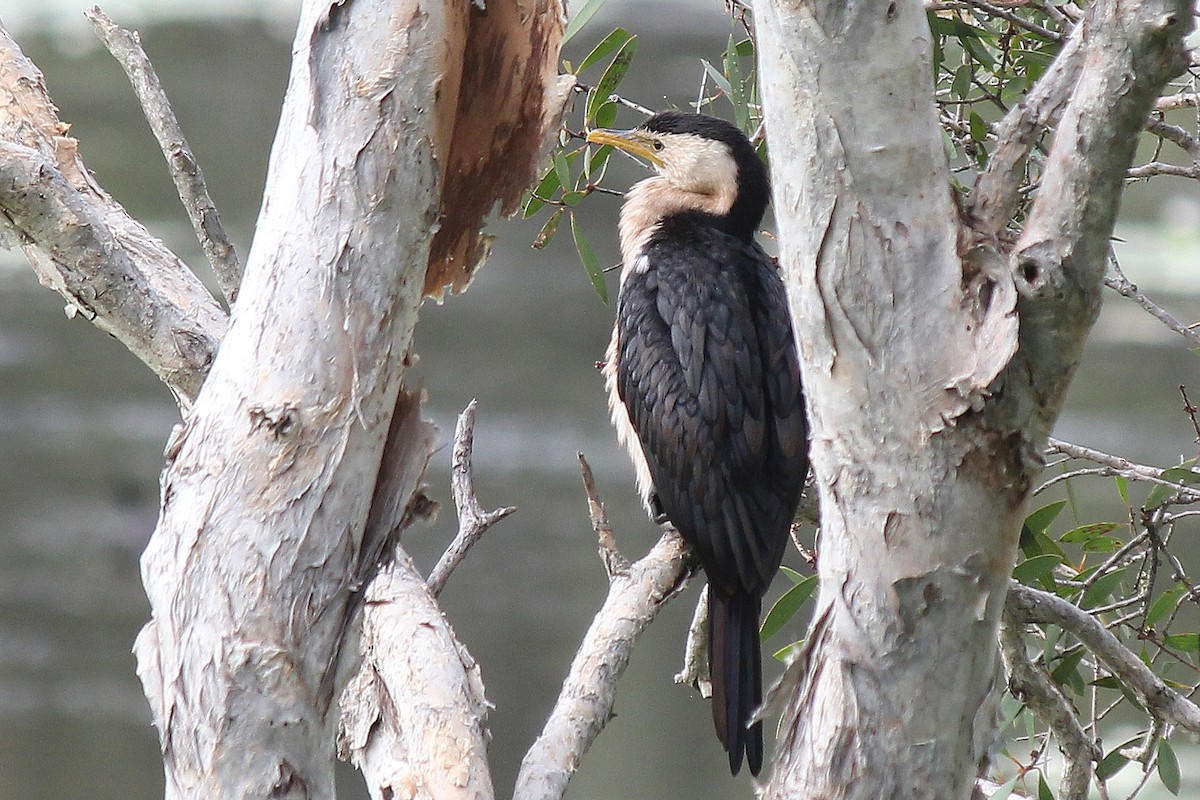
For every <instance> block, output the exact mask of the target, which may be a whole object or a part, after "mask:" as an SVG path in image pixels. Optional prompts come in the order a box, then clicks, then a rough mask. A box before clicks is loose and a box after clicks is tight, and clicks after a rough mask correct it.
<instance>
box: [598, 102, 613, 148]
mask: <svg viewBox="0 0 1200 800" xmlns="http://www.w3.org/2000/svg"><path fill="white" fill-rule="evenodd" d="M616 121H617V104H616V103H614V102H612V101H611V100H609V101H608V102H607V103H603V104H601V106H600V107H599V108H597V109H596V116H595V118H594V119H593V120H592V124H593V125H595V126H596V127H597V128H611V127H612V126H613V125H614V124H616ZM609 146H610V145H605V146H604V147H609ZM601 149H602V150H603V149H604V148H601Z"/></svg>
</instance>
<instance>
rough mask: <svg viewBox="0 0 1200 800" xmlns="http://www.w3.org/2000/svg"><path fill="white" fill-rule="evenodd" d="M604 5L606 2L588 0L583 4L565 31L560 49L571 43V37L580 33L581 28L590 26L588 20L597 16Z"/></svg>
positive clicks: (602, 0)
mask: <svg viewBox="0 0 1200 800" xmlns="http://www.w3.org/2000/svg"><path fill="white" fill-rule="evenodd" d="M603 5H604V0H587V2H586V3H584V4H583V8H581V9H579V11H578V12H576V14H575V16H574V17H572V18H571V21H570V22H568V23H567V29H566V30H565V31H563V36H562V41H561V42H560V43H559V47H563V46H565V45H566V44H567V42H569V41H571V37H573V36H574V35H575V34H577V33H579V30H580V28H582V27H583V26H584V25H587V24H588V20H590V19H591V18H592V17H594V16H596V12H597V11H599V10H600V7H601V6H603Z"/></svg>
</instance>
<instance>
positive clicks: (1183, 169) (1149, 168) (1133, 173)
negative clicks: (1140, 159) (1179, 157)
mask: <svg viewBox="0 0 1200 800" xmlns="http://www.w3.org/2000/svg"><path fill="white" fill-rule="evenodd" d="M1125 175H1126V177H1128V178H1133V179H1135V180H1139V179H1143V178H1154V177H1157V176H1159V175H1169V176H1171V177H1173V178H1193V179H1195V178H1200V166H1197V165H1196V164H1192V165H1190V166H1183V165H1181V164H1171V163H1169V162H1166V161H1150V162H1148V163H1146V164H1141V165H1139V166H1136V167H1130V168H1129V169H1128V170H1126V172H1125Z"/></svg>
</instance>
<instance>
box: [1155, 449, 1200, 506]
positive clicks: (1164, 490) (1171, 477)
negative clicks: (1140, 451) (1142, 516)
mask: <svg viewBox="0 0 1200 800" xmlns="http://www.w3.org/2000/svg"><path fill="white" fill-rule="evenodd" d="M1195 463H1196V460H1195V459H1192V460H1191V461H1185V462H1183V463H1182V464H1180V465H1179V466H1178V467H1171V468H1170V469H1164V470H1163V471H1162V474H1161V475H1160V476H1159V477H1160V478H1161V479H1162V480H1164V481H1170V482H1171V483H1182V484H1187V485H1191V484H1195V483H1200V472H1195V471H1194V470H1192V468H1191V467H1192V465H1193V464H1195ZM1175 492H1176V490H1175V489H1173V488H1172V487H1170V486H1163V485H1162V484H1161V483H1159V484H1155V485H1154V488H1153V489H1151V490H1150V494H1149V495H1148V496H1147V497H1146V502H1145V503H1143V504H1142V507H1143V508H1145V509H1147V510H1149V509H1154V508H1158V507H1159V506H1161V505H1162V504H1163V503H1165V502H1167V500H1169V499H1170V498H1171V496H1172V495H1174V494H1175Z"/></svg>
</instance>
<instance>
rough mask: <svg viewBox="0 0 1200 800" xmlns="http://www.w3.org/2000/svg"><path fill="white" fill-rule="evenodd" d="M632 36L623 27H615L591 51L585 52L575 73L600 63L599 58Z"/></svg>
mask: <svg viewBox="0 0 1200 800" xmlns="http://www.w3.org/2000/svg"><path fill="white" fill-rule="evenodd" d="M632 38H633V34H632V33H630V32H629V31H627V30H625V29H624V28H617V29H616V30H614V31H613V32H612V33H610V34H609V35H608V36H605V37H604V39H603V40H601V42H600V44H598V45H596V46H595V47H593V48H592V52H590V53H588V54H587V58H585V59H583V61H581V62H579V68H578V69H577V70H575V74H577V75H578V74H579V73H580V72H583V71H584V70H585V69H587V68H588V67H590V66H592V65H593V64H598V63H600V59H602V58H604V57H605V56H606V55H608V54H609V53H611V52H612V51H614V50H616V49H617V48H619V47H620V46H621V45H623V44H625V43H626V42H628V41H629V40H630V39H632Z"/></svg>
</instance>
